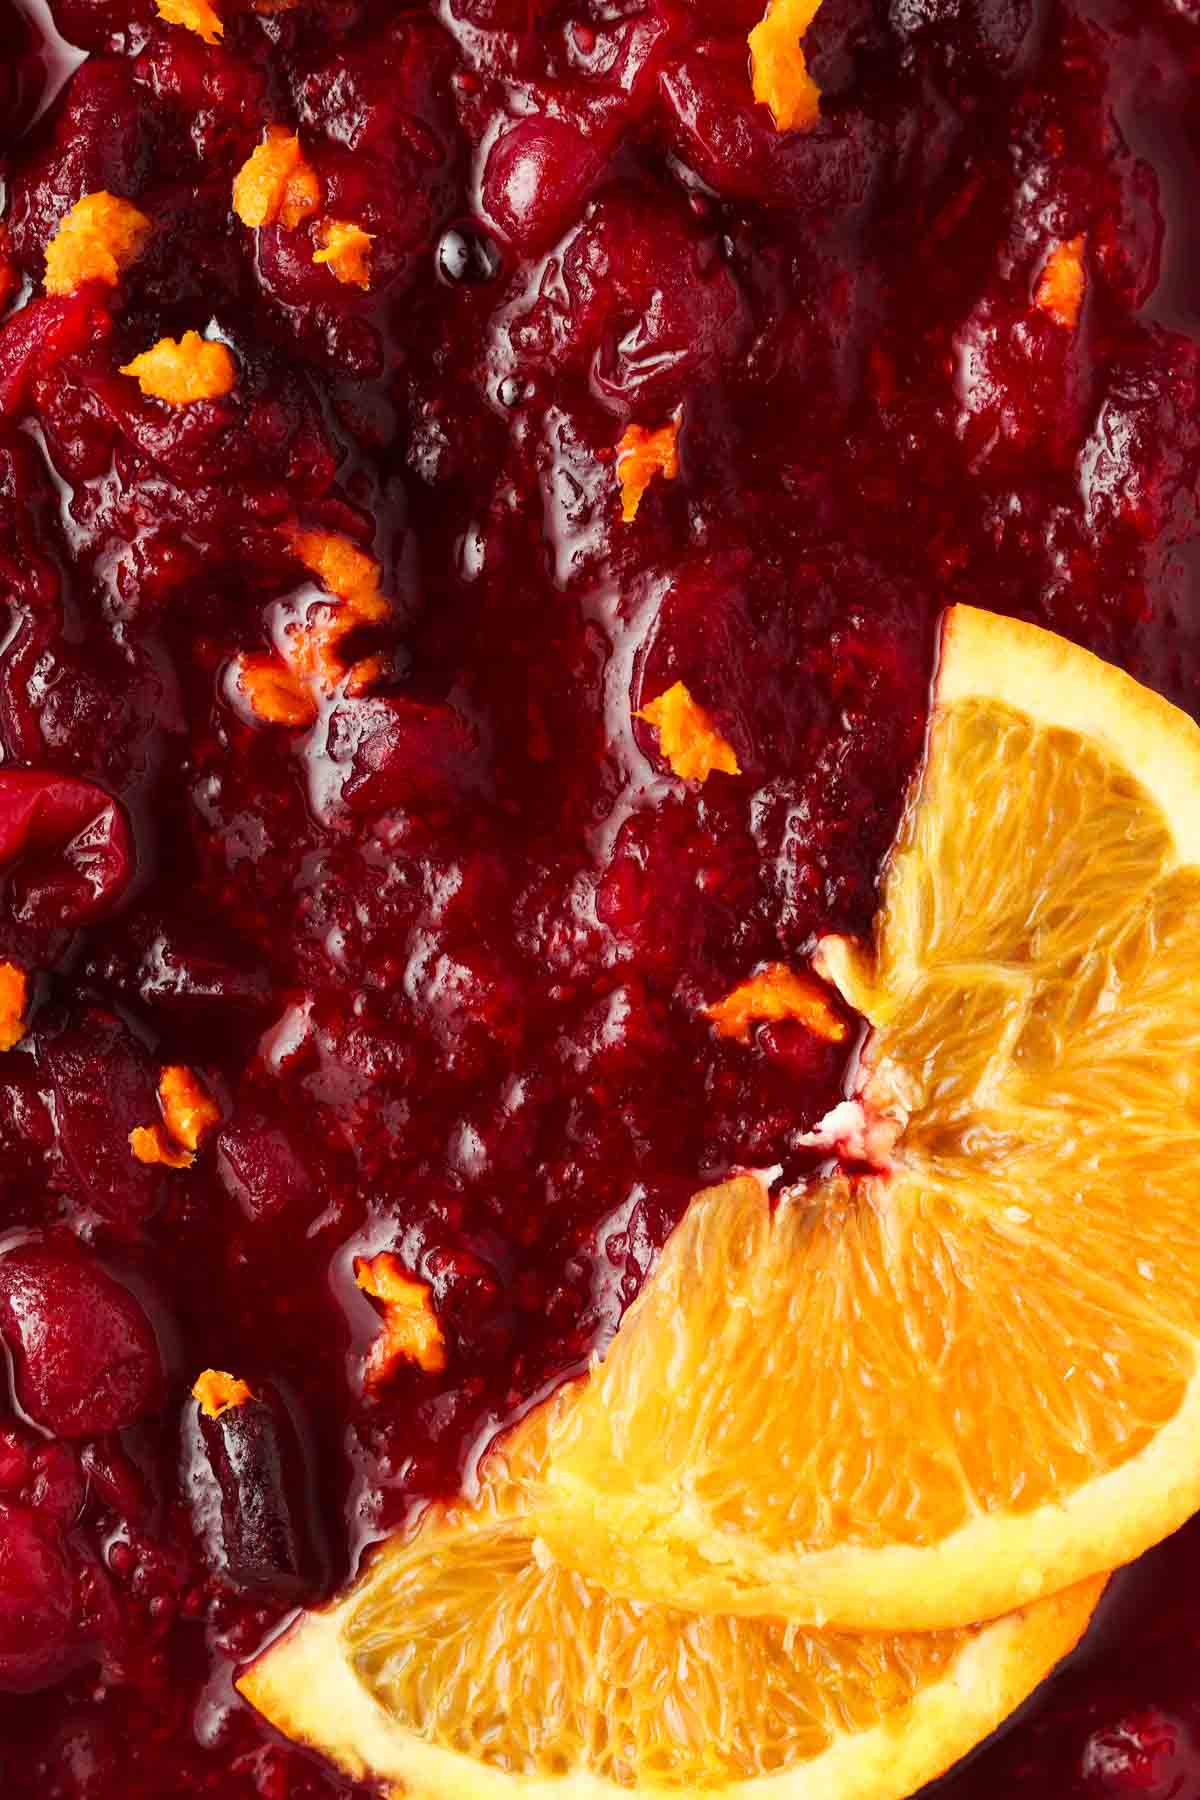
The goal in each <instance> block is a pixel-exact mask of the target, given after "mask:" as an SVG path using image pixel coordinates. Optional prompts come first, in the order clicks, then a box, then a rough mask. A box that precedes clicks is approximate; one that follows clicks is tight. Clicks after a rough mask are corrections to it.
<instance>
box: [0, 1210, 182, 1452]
mask: <svg viewBox="0 0 1200 1800" xmlns="http://www.w3.org/2000/svg"><path fill="white" fill-rule="evenodd" d="M0 1334H2V1335H3V1337H4V1340H5V1343H6V1344H7V1345H8V1348H9V1351H10V1353H11V1355H12V1358H13V1365H14V1372H15V1378H16V1391H17V1399H18V1401H19V1402H20V1405H21V1408H22V1410H23V1411H24V1412H25V1413H26V1414H27V1415H28V1417H29V1418H31V1419H32V1420H33V1421H34V1422H35V1424H38V1425H41V1426H43V1427H44V1428H45V1429H46V1430H47V1431H52V1432H54V1433H55V1435H56V1436H58V1437H65V1438H78V1437H98V1436H99V1435H100V1434H101V1433H102V1432H105V1431H116V1430H119V1429H120V1428H121V1427H122V1426H125V1425H132V1424H133V1422H134V1420H135V1419H140V1418H142V1417H143V1416H144V1415H145V1414H146V1413H148V1412H152V1411H154V1410H155V1409H156V1408H157V1407H158V1406H160V1405H161V1404H162V1391H163V1366H162V1358H161V1355H160V1353H159V1348H158V1342H157V1339H156V1338H155V1335H154V1331H153V1329H152V1327H151V1325H150V1321H149V1320H148V1319H147V1317H146V1315H145V1313H144V1312H143V1310H142V1308H141V1306H140V1305H139V1304H138V1302H137V1301H136V1300H135V1299H134V1297H133V1295H132V1294H131V1293H130V1292H129V1290H128V1288H124V1287H122V1286H121V1285H120V1283H119V1282H116V1281H114V1280H113V1278H112V1276H111V1275H109V1274H108V1273H107V1272H106V1271H105V1270H104V1269H102V1268H101V1267H100V1265H99V1263H97V1262H95V1261H94V1260H93V1259H92V1258H91V1257H90V1256H86V1255H85V1254H83V1253H82V1252H81V1251H79V1250H76V1249H74V1248H69V1249H68V1248H66V1247H65V1246H62V1247H60V1246H59V1245H57V1244H49V1243H41V1244H39V1243H32V1244H21V1245H19V1246H18V1247H17V1248H16V1249H14V1250H10V1251H9V1253H8V1255H7V1256H4V1257H2V1258H0Z"/></svg>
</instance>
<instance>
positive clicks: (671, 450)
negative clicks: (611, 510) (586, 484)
mask: <svg viewBox="0 0 1200 1800" xmlns="http://www.w3.org/2000/svg"><path fill="white" fill-rule="evenodd" d="M681 419H682V414H681V413H679V412H676V413H675V415H674V417H673V418H671V419H670V420H668V422H667V423H666V424H665V425H661V426H660V427H659V429H658V430H657V431H647V430H645V428H644V427H643V426H641V425H629V426H627V427H626V429H625V431H624V433H623V434H622V437H621V441H620V443H619V444H618V445H617V480H618V482H619V483H620V486H621V517H622V519H624V521H625V523H626V525H632V523H633V521H634V519H636V517H637V509H638V507H639V506H640V505H641V503H642V495H643V494H644V493H645V491H646V489H647V488H648V487H649V486H650V483H651V482H652V481H653V480H654V477H655V476H656V475H661V476H662V477H663V478H664V480H666V481H674V479H675V477H676V475H678V473H679V426H680V422H681Z"/></svg>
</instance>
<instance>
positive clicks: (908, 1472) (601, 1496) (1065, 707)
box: [542, 607, 1200, 1631]
mask: <svg viewBox="0 0 1200 1800" xmlns="http://www.w3.org/2000/svg"><path fill="white" fill-rule="evenodd" d="M1198 930H1200V731H1198V730H1197V728H1196V726H1195V725H1194V724H1193V723H1192V722H1191V721H1190V720H1189V719H1188V718H1186V717H1185V716H1184V715H1183V714H1182V713H1180V712H1177V711H1176V710H1175V709H1174V708H1172V707H1171V706H1169V705H1168V704H1167V703H1166V702H1165V701H1163V700H1161V699H1159V698H1158V697H1157V696H1156V695H1154V694H1151V693H1149V692H1148V691H1147V690H1145V689H1144V688H1141V687H1139V686H1138V685H1137V683H1135V682H1134V681H1132V680H1130V679H1129V678H1128V677H1127V676H1125V675H1123V674H1121V673H1119V672H1118V671H1117V670H1115V669H1113V668H1110V667H1109V666H1108V665H1106V664H1104V663H1102V662H1100V661H1099V660H1098V659H1096V658H1095V657H1093V656H1090V655H1088V654H1087V653H1086V652H1084V651H1082V650H1080V649H1077V648H1076V647H1075V646H1073V645H1071V644H1069V643H1067V642H1065V641H1064V640H1062V639H1060V638H1056V637H1054V636H1052V635H1050V634H1049V633H1046V632H1043V631H1039V630H1037V629H1035V628H1034V627H1032V626H1029V625H1024V624H1020V623H1018V622H1015V621H1013V620H1006V619H999V618H995V617H992V616H991V615H989V614H987V613H982V612H978V611H975V610H973V609H970V608H962V607H960V608H956V609H955V610H954V611H953V612H951V613H950V614H949V615H948V617H947V622H946V626H945V631H944V635H943V641H942V651H941V661H940V666H939V669H938V674H937V678H936V685H935V697H934V706H933V713H932V721H931V726H930V732H929V740H928V749H927V755H926V759H925V764H924V768H923V770H922V771H921V774H920V776H919V779H918V781H917V783H916V785H915V788H914V791H913V793H912V796H911V799H910V802H909V806H908V810H907V813H906V816H905V820H904V823H903V826H902V829H901V832H900V835H899V840H898V842H897V844H896V846H895V848H894V850H893V852H892V856H891V859H890V863H889V865H888V868H887V871H886V877H885V881H884V886H883V897H882V906H881V910H880V914H879V918H878V922H877V929H876V933H875V941H874V943H873V945H872V946H871V947H870V948H865V947H863V946H853V945H847V944H845V943H841V942H834V943H829V944H827V945H826V946H825V947H824V955H823V966H824V969H825V972H826V973H827V974H829V975H830V976H831V977H832V978H833V979H834V980H835V982H836V983H837V984H838V985H839V986H840V987H841V989H842V991H843V993H844V995H845V996H846V998H847V999H848V1000H849V1001H850V1002H851V1003H852V1004H853V1005H855V1006H856V1007H858V1009H859V1010H860V1011H861V1012H863V1013H864V1014H865V1015H866V1017H867V1019H868V1021H869V1023H870V1025H871V1026H872V1028H873V1029H872V1032H871V1035H870V1037H869V1039H868V1041H867V1043H866V1046H865V1048H864V1051H863V1054H862V1058H861V1066H860V1080H859V1088H858V1092H857V1095H856V1098H855V1099H854V1101H853V1102H852V1103H851V1104H850V1105H849V1106H848V1107H846V1106H844V1107H841V1108H839V1109H838V1114H839V1115H841V1117H840V1118H839V1117H834V1118H833V1119H832V1120H831V1125H832V1126H835V1127H837V1129H839V1130H842V1131H846V1130H847V1129H848V1128H847V1126H846V1122H845V1117H844V1115H845V1114H846V1113H847V1112H849V1113H851V1114H854V1113H857V1114H858V1115H859V1121H860V1129H859V1131H858V1133H857V1137H858V1140H859V1142H860V1143H861V1144H867V1145H869V1146H871V1154H872V1155H873V1156H874V1157H875V1159H876V1160H877V1162H878V1165H879V1166H878V1169H877V1171H876V1172H874V1173H869V1174H867V1175H865V1176H860V1177H850V1176H834V1177H831V1178H829V1179H826V1180H823V1181H818V1182H816V1183H815V1184H813V1185H812V1186H809V1187H806V1188H802V1189H798V1190H796V1191H793V1192H791V1193H789V1194H786V1195H785V1196H784V1197H783V1198H782V1199H781V1200H780V1201H779V1203H778V1205H777V1206H776V1208H775V1209H774V1211H772V1210H771V1208H770V1207H769V1205H768V1203H767V1199H766V1196H765V1195H764V1193H763V1191H762V1190H761V1188H760V1187H759V1185H758V1183H757V1182H756V1181H754V1180H752V1179H750V1178H745V1179H742V1180H740V1181H735V1182H731V1183H729V1184H727V1185H726V1186H724V1187H722V1188H718V1189H715V1190H713V1191H711V1192H709V1193H707V1194H704V1195H701V1196H700V1197H699V1198H698V1199H697V1200H695V1201H694V1202H693V1204H692V1207H691V1209H690V1210H689V1212H688V1214H687V1216H686V1217H685V1219H684V1222H683V1223H682V1225H681V1226H680V1228H679V1229H678V1231H677V1232H676V1234H675V1235H674V1237H673V1238H672V1239H671V1240H670V1242H669V1244H668V1246H667V1249H666V1252H665V1254H664V1256H663V1258H662V1261H661V1264H660V1266H659V1269H658V1271H657V1274H656V1275H655V1277H654V1279H653V1280H652V1281H651V1282H650V1283H649V1284H648V1286H647V1288H646V1289H645V1290H644V1292H643V1294H642V1295H641V1297H640V1298H639V1300H638V1301H637V1303H636V1304H635V1306H634V1307H633V1308H632V1309H631V1310H630V1312H629V1314H628V1315H627V1317H626V1319H625V1322H624V1324H623V1326H622V1328H621V1330H620V1332H619V1333H618V1335H617V1338H616V1340H615V1343H614V1345H613V1348H612V1350H611V1352H610V1354H609V1355H608V1357H607V1359H606V1361H605V1362H604V1363H603V1364H602V1365H601V1366H600V1368H599V1369H598V1370H597V1372H596V1374H595V1377H594V1379H593V1380H592V1381H591V1383H590V1385H589V1388H588V1390H587V1392H586V1394H585V1396H584V1398H583V1400H582V1402H581V1404H580V1405H579V1407H578V1408H577V1409H575V1410H574V1411H573V1412H572V1414H571V1415H570V1417H569V1418H568V1419H566V1420H565V1421H564V1423H563V1425H562V1426H561V1428H560V1429H559V1431H558V1434H557V1437H556V1439H555V1441H554V1443H553V1445H552V1453H551V1460H550V1467H549V1471H548V1480H549V1482H550V1485H551V1488H552V1490H553V1492H554V1493H555V1494H556V1495H557V1497H558V1498H557V1505H558V1506H559V1507H560V1508H561V1519H559V1520H557V1521H556V1519H555V1518H554V1516H553V1508H551V1516H549V1517H548V1518H547V1519H546V1521H544V1523H543V1527H542V1529H543V1532H544V1534H545V1535H546V1536H547V1538H548V1540H549V1541H550V1542H551V1544H552V1546H553V1548H554V1549H555V1552H556V1554H558V1555H559V1556H560V1557H561V1558H562V1559H563V1560H564V1561H566V1562H569V1563H574V1564H575V1565H576V1566H577V1567H579V1568H580V1569H582V1570H585V1571H587V1570H593V1569H598V1568H603V1569H604V1570H605V1579H606V1581H608V1582H609V1583H610V1585H612V1586H614V1587H615V1588H616V1589H617V1590H618V1591H621V1592H624V1593H626V1594H629V1595H632V1596H635V1597H638V1598H641V1599H643V1600H650V1601H661V1602H666V1601H668V1600H669V1601H670V1602H671V1603H672V1604H675V1605H685V1606H688V1607H692V1608H695V1609H697V1610H702V1611H724V1612H740V1613H743V1614H745V1615H753V1614H760V1615H766V1614H777V1613H780V1612H783V1613H786V1614H787V1615H788V1616H789V1617H790V1618H792V1619H795V1620H797V1621H802V1622H805V1623H808V1624H826V1623H830V1622H835V1623H837V1624H839V1625H842V1626H846V1627H853V1628H855V1629H876V1630H893V1631H899V1630H914V1629H931V1628H938V1629H942V1628H949V1627H953V1626H958V1625H963V1624H965V1623H967V1622H968V1621H970V1620H972V1619H979V1618H988V1617H994V1616H996V1615H998V1614H1000V1613H1003V1612H1007V1611H1010V1610H1011V1609H1012V1608H1013V1607H1015V1606H1018V1605H1021V1604H1024V1603H1026V1602H1027V1601H1029V1600H1032V1599H1034V1598H1036V1597H1037V1596H1039V1595H1043V1594H1048V1593H1052V1592H1055V1591H1057V1590H1059V1589H1061V1588H1064V1587H1066V1586H1068V1585H1069V1584H1071V1583H1073V1582H1076V1581H1078V1580H1080V1579H1082V1578H1084V1577H1087V1576H1089V1575H1092V1574H1095V1573H1097V1572H1098V1571H1100V1570H1102V1569H1106V1568H1110V1567H1112V1566H1114V1565H1116V1564H1118V1563H1122V1562H1125V1561H1128V1560H1129V1559H1131V1558H1132V1557H1134V1556H1137V1555H1138V1554H1139V1553H1140V1552H1141V1551H1143V1550H1144V1549H1146V1548H1147V1547H1148V1546H1149V1545H1151V1544H1153V1543H1154V1542H1156V1541H1157V1540H1158V1539H1160V1538H1162V1537H1164V1536H1165V1535H1166V1534H1167V1533H1168V1532H1170V1531H1172V1530H1173V1529H1174V1528H1175V1527H1176V1526H1178V1525H1180V1524H1181V1523H1182V1522H1183V1521H1184V1520H1185V1519H1186V1518H1187V1517H1188V1516H1189V1515H1190V1514H1191V1513H1192V1512H1193V1511H1194V1510H1196V1508H1197V1507H1198V1506H1200V1381H1198V1380H1197V1370H1198V1367H1200V1362H1198V1353H1200V1209H1197V1206H1196V1200H1195V1189H1196V1170H1197V1166H1198V1163H1200V976H1198V975H1197V972H1196V970H1197V963H1196V942H1197V933H1198ZM848 1135H849V1136H851V1137H852V1138H853V1137H854V1136H855V1135H856V1134H855V1132H854V1131H853V1130H852V1129H850V1130H849V1132H848Z"/></svg>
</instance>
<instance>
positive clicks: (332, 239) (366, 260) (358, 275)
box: [313, 219, 375, 288]
mask: <svg viewBox="0 0 1200 1800" xmlns="http://www.w3.org/2000/svg"><path fill="white" fill-rule="evenodd" d="M317 236H318V237H319V238H320V240H321V246H322V247H321V249H320V250H317V251H314V253H313V261H314V262H315V263H325V264H327V265H328V267H329V271H330V273H331V274H332V275H336V276H337V279H338V280H339V281H340V282H341V283H342V284H343V285H344V286H348V287H360V288H369V287H370V285H371V245H372V243H373V242H374V238H375V234H374V232H372V231H364V230H363V228H362V226H361V225H355V224H354V223H353V222H352V221H351V220H349V219H322V220H321V223H320V224H319V225H318V227H317Z"/></svg>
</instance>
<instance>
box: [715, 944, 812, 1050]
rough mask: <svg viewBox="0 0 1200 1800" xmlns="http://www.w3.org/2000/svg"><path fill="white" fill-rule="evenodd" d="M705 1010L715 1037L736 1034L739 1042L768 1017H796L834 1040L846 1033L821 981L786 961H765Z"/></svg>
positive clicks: (742, 1042)
mask: <svg viewBox="0 0 1200 1800" xmlns="http://www.w3.org/2000/svg"><path fill="white" fill-rule="evenodd" d="M704 1011H705V1013H706V1015H707V1017H708V1018H710V1019H711V1020H712V1022H713V1025H714V1026H715V1027H716V1032H717V1036H718V1037H728V1038H735V1039H736V1040H737V1042H738V1043H739V1044H748V1043H749V1042H750V1027H751V1026H752V1025H754V1024H757V1023H758V1022H759V1021H767V1020H772V1021H778V1020H780V1019H795V1020H796V1021H797V1022H798V1023H799V1024H801V1025H806V1026H807V1027H808V1029H809V1030H810V1031H811V1032H814V1033H815V1034H816V1036H817V1037H823V1038H828V1039H829V1041H830V1042H831V1043H834V1044H837V1043H840V1042H841V1040H842V1039H843V1038H844V1037H845V1035H846V1027H845V1026H844V1025H843V1023H842V1021H841V1020H840V1019H839V1018H838V1016H837V1014H836V1013H835V1012H834V1010H833V1008H832V1006H830V1004H829V1001H828V999H827V998H826V996H825V992H824V989H823V988H822V986H821V983H820V982H819V981H817V980H816V978H815V977H814V976H812V975H806V974H804V973H803V972H801V971H799V970H796V969H789V968H788V966H787V964H786V963H767V964H766V965H765V966H764V967H763V968H761V969H759V971H758V972H757V974H755V975H752V976H751V977H750V979H749V980H748V981H742V982H739V984H738V986H737V987H735V988H734V989H733V991H732V993H729V994H726V996H725V998H724V999H723V1000H717V1001H716V1002H714V1004H713V1005H712V1006H706V1007H705V1009H704Z"/></svg>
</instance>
